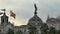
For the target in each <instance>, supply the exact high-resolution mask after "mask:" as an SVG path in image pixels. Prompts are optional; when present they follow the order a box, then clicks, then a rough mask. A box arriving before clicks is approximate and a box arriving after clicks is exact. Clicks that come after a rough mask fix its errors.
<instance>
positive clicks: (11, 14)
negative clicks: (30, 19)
mask: <svg viewBox="0 0 60 34" xmlns="http://www.w3.org/2000/svg"><path fill="white" fill-rule="evenodd" d="M10 16H12V17H13V18H14V19H15V18H16V14H15V13H13V12H12V11H11V10H10Z"/></svg>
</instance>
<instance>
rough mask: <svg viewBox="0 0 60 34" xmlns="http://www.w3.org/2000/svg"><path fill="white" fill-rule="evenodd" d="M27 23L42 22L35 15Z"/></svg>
mask: <svg viewBox="0 0 60 34" xmlns="http://www.w3.org/2000/svg"><path fill="white" fill-rule="evenodd" d="M29 21H41V22H42V20H41V19H40V18H39V17H38V16H37V15H34V16H33V17H32V18H31V19H30V20H29Z"/></svg>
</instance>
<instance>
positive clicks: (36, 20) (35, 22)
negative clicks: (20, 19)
mask: <svg viewBox="0 0 60 34" xmlns="http://www.w3.org/2000/svg"><path fill="white" fill-rule="evenodd" d="M34 6H35V12H34V16H33V17H32V18H30V20H29V22H28V25H34V26H35V25H40V24H41V23H42V20H41V19H40V18H39V17H38V16H37V10H38V9H37V7H36V4H35V5H34Z"/></svg>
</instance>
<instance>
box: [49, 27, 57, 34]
mask: <svg viewBox="0 0 60 34" xmlns="http://www.w3.org/2000/svg"><path fill="white" fill-rule="evenodd" d="M56 32H57V30H56V29H55V28H54V27H50V29H49V34H56Z"/></svg>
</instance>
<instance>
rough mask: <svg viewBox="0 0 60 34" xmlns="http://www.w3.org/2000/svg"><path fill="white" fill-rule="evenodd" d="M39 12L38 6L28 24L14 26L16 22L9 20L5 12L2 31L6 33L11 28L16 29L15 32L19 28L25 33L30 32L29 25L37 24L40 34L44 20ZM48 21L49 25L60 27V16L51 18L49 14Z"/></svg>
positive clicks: (0, 25)
mask: <svg viewBox="0 0 60 34" xmlns="http://www.w3.org/2000/svg"><path fill="white" fill-rule="evenodd" d="M35 8H36V6H35ZM37 14H38V12H37V8H36V9H35V12H34V16H32V17H31V18H30V19H29V21H28V23H27V25H21V26H14V24H12V23H10V22H9V17H8V16H7V15H6V13H5V12H4V14H3V15H2V16H1V24H0V33H4V34H6V33H7V32H8V29H9V28H11V29H13V30H14V32H16V31H17V30H21V31H22V32H23V34H28V33H29V30H28V27H29V25H32V26H36V28H37V34H40V33H41V31H40V27H41V25H42V23H43V21H42V19H41V18H40V17H38V15H37ZM46 23H47V24H48V26H49V27H51V26H53V27H55V28H56V29H59V28H60V18H49V16H48V17H47V20H46Z"/></svg>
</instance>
